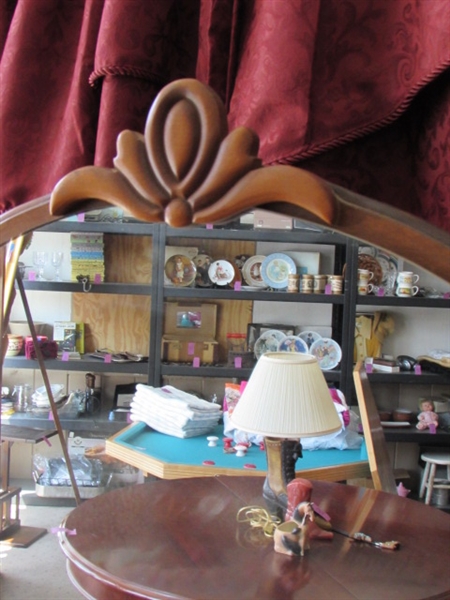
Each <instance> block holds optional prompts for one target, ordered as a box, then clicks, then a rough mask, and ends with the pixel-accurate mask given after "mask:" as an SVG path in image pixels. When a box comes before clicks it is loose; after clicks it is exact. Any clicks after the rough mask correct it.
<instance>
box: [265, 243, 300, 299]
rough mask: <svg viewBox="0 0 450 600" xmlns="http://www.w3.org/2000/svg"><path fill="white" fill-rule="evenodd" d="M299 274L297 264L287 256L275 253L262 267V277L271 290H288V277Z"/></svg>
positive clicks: (267, 258) (266, 259)
mask: <svg viewBox="0 0 450 600" xmlns="http://www.w3.org/2000/svg"><path fill="white" fill-rule="evenodd" d="M294 273H297V267H296V266H295V262H294V261H293V260H292V258H291V257H290V256H288V255H287V254H282V253H281V252H275V253H274V254H269V256H266V258H265V259H264V260H263V262H262V265H261V277H262V278H263V281H264V282H265V283H266V284H267V285H268V286H269V287H271V288H274V289H276V290H281V289H284V288H287V285H288V275H293V274H294Z"/></svg>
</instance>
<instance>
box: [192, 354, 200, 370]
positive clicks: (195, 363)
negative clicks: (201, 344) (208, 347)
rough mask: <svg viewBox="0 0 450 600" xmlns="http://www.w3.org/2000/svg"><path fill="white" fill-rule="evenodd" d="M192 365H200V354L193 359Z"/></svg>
mask: <svg viewBox="0 0 450 600" xmlns="http://www.w3.org/2000/svg"><path fill="white" fill-rule="evenodd" d="M192 366H193V367H196V368H198V367H199V366H200V358H199V357H198V356H194V360H193V361H192Z"/></svg>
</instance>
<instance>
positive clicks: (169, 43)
mask: <svg viewBox="0 0 450 600" xmlns="http://www.w3.org/2000/svg"><path fill="white" fill-rule="evenodd" d="M1 11H2V12H1V14H0V17H1V21H2V22H1V27H0V36H2V37H1V41H2V43H3V55H2V60H1V89H0V94H1V96H0V97H1V107H0V109H1V110H0V118H1V122H0V127H1V129H0V136H1V139H0V141H1V157H0V160H1V163H0V164H1V180H0V210H2V211H4V210H7V209H8V208H10V207H11V206H14V205H16V204H19V203H21V202H25V201H27V200H29V199H31V198H33V197H36V196H39V195H42V194H44V193H47V192H49V191H50V190H51V189H52V187H53V186H54V184H55V183H56V181H57V180H58V179H59V178H60V177H61V176H63V175H64V174H65V173H67V172H68V171H70V170H72V169H74V168H76V167H79V166H81V165H84V164H92V163H95V164H98V165H103V166H111V160H112V157H113V156H114V154H115V138H116V136H117V134H118V132H119V131H121V130H122V129H125V128H129V129H134V130H137V131H142V130H143V127H144V122H145V117H146V114H147V111H148V108H149V106H150V104H151V102H152V100H153V98H154V96H155V95H156V94H157V92H158V91H159V90H160V89H161V88H162V87H163V86H164V85H165V84H166V83H168V82H169V81H172V80H174V79H178V78H181V77H193V76H196V77H197V78H199V79H200V80H202V81H204V82H206V83H208V84H209V85H211V86H212V87H213V88H214V89H215V90H216V91H217V92H218V93H219V94H220V95H221V97H222V98H223V99H224V101H225V103H226V106H227V109H228V114H229V123H230V128H234V127H236V126H238V125H246V126H248V127H251V128H252V129H254V130H255V131H256V132H257V133H258V135H259V136H260V140H261V150H260V155H261V157H262V159H263V161H264V163H265V164H272V163H288V164H294V165H298V166H301V167H302V168H305V169H307V170H310V171H313V172H315V173H317V174H319V175H320V176H322V177H324V178H325V179H328V180H330V181H334V182H336V183H338V184H340V185H343V186H345V187H348V188H350V189H353V190H355V191H358V192H360V193H363V194H366V195H368V196H371V197H374V198H377V199H379V200H381V201H383V202H386V203H389V204H392V205H395V206H398V207H400V208H403V209H405V210H408V211H409V212H411V213H414V214H416V215H418V216H421V217H422V218H424V219H425V220H427V221H429V222H431V223H433V224H434V225H436V226H438V227H441V228H443V229H447V230H449V231H450V218H449V214H450V164H449V163H450V158H449V155H450V151H449V149H450V111H449V106H450V69H449V65H450V43H449V33H448V32H449V31H450V3H449V2H448V0H315V1H314V0H3V5H2V7H1Z"/></svg>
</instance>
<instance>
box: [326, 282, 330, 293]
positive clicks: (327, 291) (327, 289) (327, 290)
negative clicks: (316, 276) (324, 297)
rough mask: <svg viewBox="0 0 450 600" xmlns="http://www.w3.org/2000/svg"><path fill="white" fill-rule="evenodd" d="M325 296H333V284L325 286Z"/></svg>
mask: <svg viewBox="0 0 450 600" xmlns="http://www.w3.org/2000/svg"><path fill="white" fill-rule="evenodd" d="M325 294H331V283H327V285H326V286H325Z"/></svg>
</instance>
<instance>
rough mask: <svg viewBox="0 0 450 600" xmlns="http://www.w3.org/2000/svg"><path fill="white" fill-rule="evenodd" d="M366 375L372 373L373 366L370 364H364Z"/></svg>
mask: <svg viewBox="0 0 450 600" xmlns="http://www.w3.org/2000/svg"><path fill="white" fill-rule="evenodd" d="M366 373H373V365H371V364H370V363H367V364H366Z"/></svg>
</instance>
